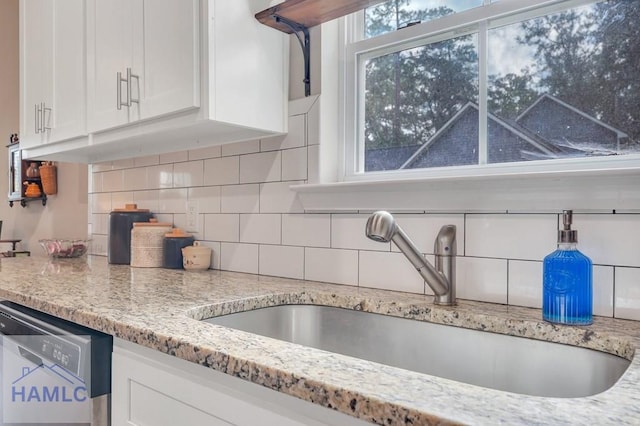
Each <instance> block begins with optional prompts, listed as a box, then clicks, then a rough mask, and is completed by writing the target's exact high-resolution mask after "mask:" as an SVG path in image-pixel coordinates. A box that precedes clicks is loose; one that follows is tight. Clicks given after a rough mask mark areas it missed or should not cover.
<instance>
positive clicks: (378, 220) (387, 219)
mask: <svg viewBox="0 0 640 426" xmlns="http://www.w3.org/2000/svg"><path fill="white" fill-rule="evenodd" d="M396 229H397V225H396V220H395V219H394V218H393V216H391V213H389V212H385V211H378V212H375V213H374V214H372V215H371V216H369V219H368V220H367V226H366V228H365V232H366V234H367V237H369V238H371V239H372V240H374V241H378V242H381V243H388V242H389V241H391V239H392V238H393V236H394V235H395V233H396Z"/></svg>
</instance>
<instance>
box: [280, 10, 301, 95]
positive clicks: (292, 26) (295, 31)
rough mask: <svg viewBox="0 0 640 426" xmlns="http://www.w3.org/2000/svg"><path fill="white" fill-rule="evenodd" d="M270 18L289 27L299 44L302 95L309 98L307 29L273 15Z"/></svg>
mask: <svg viewBox="0 0 640 426" xmlns="http://www.w3.org/2000/svg"><path fill="white" fill-rule="evenodd" d="M271 17H272V18H273V19H275V21H276V22H281V23H283V24H284V25H286V26H287V27H289V28H290V29H291V31H293V34H295V36H296V38H297V39H298V43H300V48H302V56H303V58H304V80H302V81H303V82H304V95H305V96H309V95H311V64H310V62H311V54H310V53H311V44H310V41H309V28H307V27H306V26H304V25H302V24H299V23H298V22H295V21H292V20H290V19H287V18H285V17H282V16H280V15H276V14H273V15H271ZM299 33H302V35H303V36H304V40H303V39H302V38H301V37H300V34H299Z"/></svg>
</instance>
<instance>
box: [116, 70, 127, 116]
mask: <svg viewBox="0 0 640 426" xmlns="http://www.w3.org/2000/svg"><path fill="white" fill-rule="evenodd" d="M123 82H124V83H126V84H127V101H126V102H122V83H123ZM116 84H117V87H116V106H117V108H118V109H122V107H123V106H129V81H128V80H127V79H126V78H122V73H121V72H120V71H118V72H117V73H116Z"/></svg>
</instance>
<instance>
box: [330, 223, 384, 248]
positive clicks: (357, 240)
mask: <svg viewBox="0 0 640 426" xmlns="http://www.w3.org/2000/svg"><path fill="white" fill-rule="evenodd" d="M368 218H369V215H363V214H332V215H331V247H333V248H342V249H355V250H378V251H389V243H379V242H377V241H373V240H370V239H369V238H367V236H366V235H365V232H364V231H365V225H366V224H367V219H368Z"/></svg>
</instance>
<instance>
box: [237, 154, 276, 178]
mask: <svg viewBox="0 0 640 426" xmlns="http://www.w3.org/2000/svg"><path fill="white" fill-rule="evenodd" d="M281 176H282V159H281V154H280V151H270V152H261V153H258V154H247V155H241V156H240V183H262V182H276V181H279V180H281Z"/></svg>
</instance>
